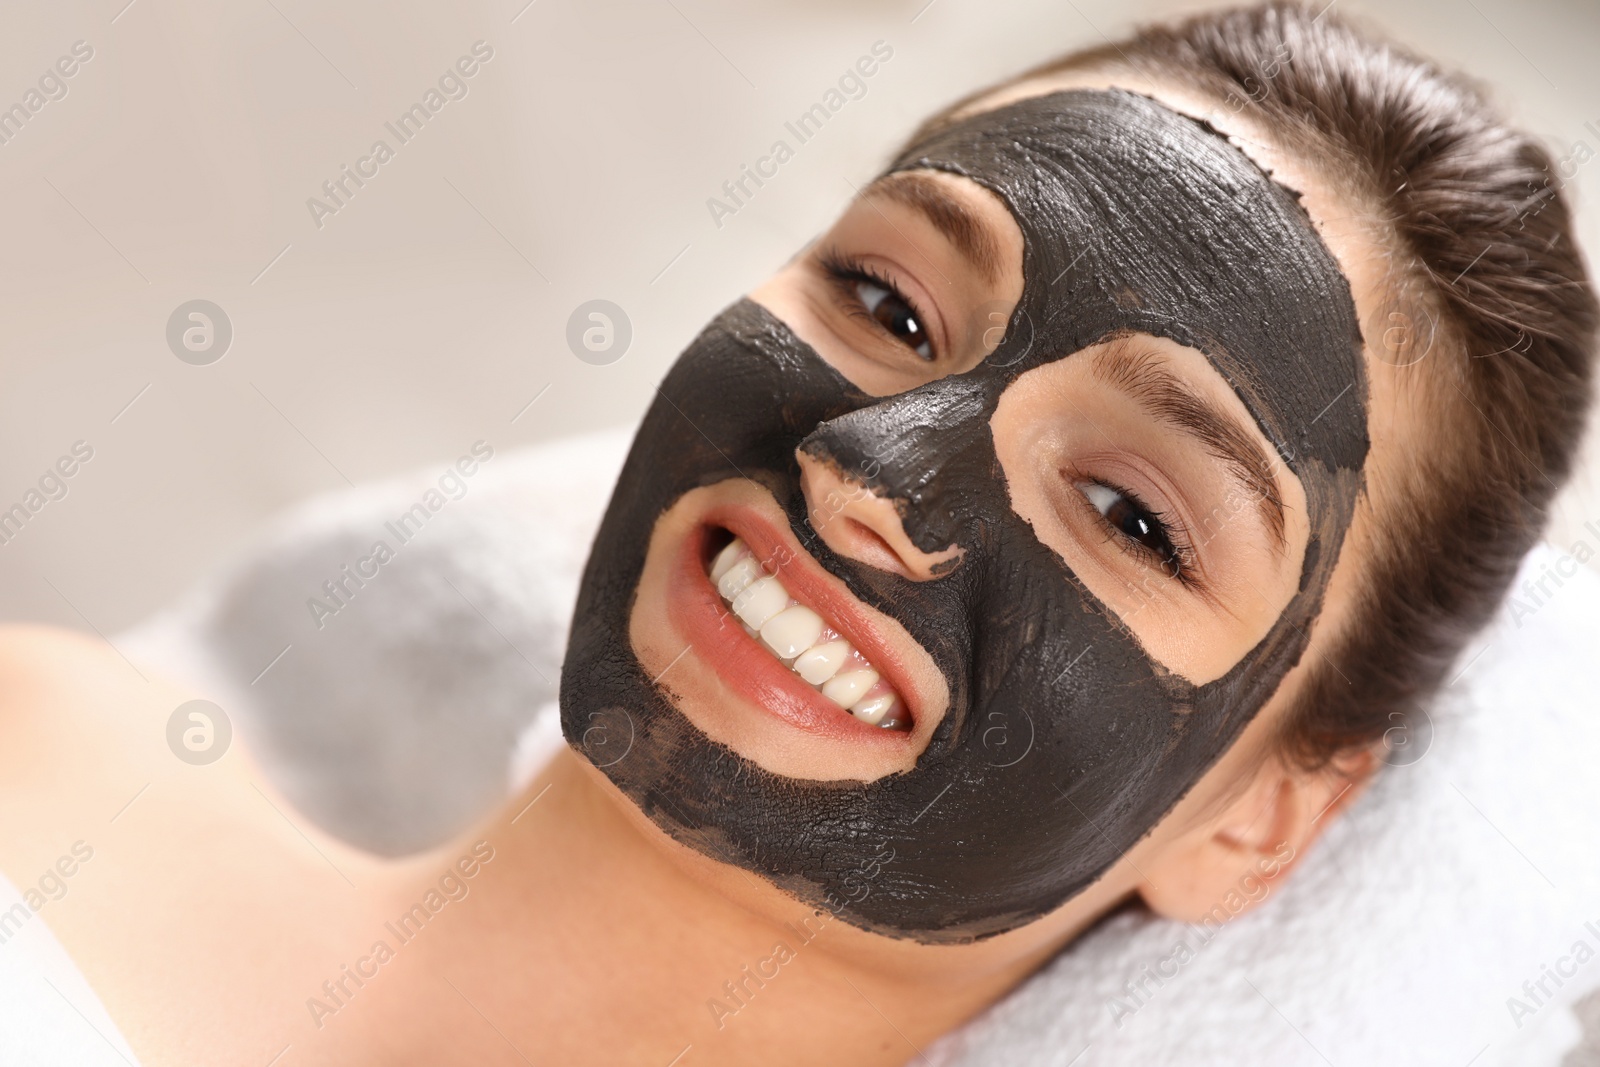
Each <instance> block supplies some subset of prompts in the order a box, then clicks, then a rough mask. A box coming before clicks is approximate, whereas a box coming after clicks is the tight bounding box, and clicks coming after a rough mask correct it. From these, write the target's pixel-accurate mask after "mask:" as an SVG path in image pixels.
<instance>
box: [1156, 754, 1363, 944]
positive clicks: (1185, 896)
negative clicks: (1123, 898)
mask: <svg viewBox="0 0 1600 1067" xmlns="http://www.w3.org/2000/svg"><path fill="white" fill-rule="evenodd" d="M1369 763H1370V757H1361V758H1358V759H1356V760H1354V761H1344V762H1341V763H1337V764H1334V765H1332V766H1330V767H1328V768H1326V769H1324V770H1321V771H1314V772H1303V771H1299V770H1296V769H1293V768H1290V767H1288V766H1286V765H1285V764H1284V763H1283V762H1282V761H1280V760H1279V759H1277V758H1269V759H1267V760H1265V761H1263V762H1262V763H1261V764H1260V765H1259V767H1258V768H1257V770H1256V772H1255V775H1254V777H1253V778H1252V779H1251V781H1250V782H1249V784H1248V785H1247V786H1246V787H1245V788H1244V789H1243V790H1241V791H1239V792H1237V793H1236V794H1235V795H1234V797H1233V798H1232V799H1231V800H1229V801H1227V802H1226V803H1225V804H1223V805H1222V806H1220V807H1218V808H1217V810H1216V811H1215V812H1214V813H1212V814H1211V815H1210V816H1209V817H1208V818H1205V819H1203V820H1201V821H1200V822H1198V823H1197V824H1195V825H1194V826H1192V827H1190V828H1188V829H1187V830H1185V831H1184V832H1183V833H1182V834H1181V835H1180V836H1179V837H1178V838H1177V839H1175V840H1173V841H1172V842H1170V843H1169V844H1168V846H1167V847H1166V848H1164V849H1163V850H1161V852H1160V853H1159V854H1158V855H1157V857H1156V859H1155V860H1154V861H1152V862H1148V863H1146V864H1145V870H1146V874H1147V877H1146V880H1145V884H1144V886H1143V887H1142V888H1141V889H1140V895H1141V896H1142V897H1143V898H1144V901H1145V903H1146V904H1147V905H1148V906H1149V907H1150V908H1151V910H1153V911H1155V912H1156V913H1157V914H1160V915H1162V916H1164V917H1166V918H1169V919H1176V920H1180V921H1183V922H1189V923H1196V922H1203V921H1214V922H1226V921H1227V920H1228V919H1231V918H1233V917H1235V916H1237V915H1240V914H1242V913H1243V912H1245V911H1248V910H1250V909H1251V908H1253V907H1255V906H1256V905H1258V904H1260V903H1262V902H1263V901H1264V900H1266V899H1267V897H1268V896H1269V895H1271V893H1272V891H1273V889H1275V888H1276V887H1277V886H1279V885H1281V879H1282V878H1283V877H1284V876H1285V875H1286V874H1287V873H1288V872H1289V870H1290V869H1291V868H1292V867H1293V866H1294V865H1295V864H1297V863H1298V862H1299V861H1300V858H1301V857H1302V856H1303V855H1304V854H1305V853H1306V851H1307V850H1308V849H1309V848H1310V847H1311V845H1312V843H1313V842H1314V841H1315V840H1316V838H1317V835H1318V834H1320V833H1321V832H1322V830H1323V829H1324V828H1325V827H1327V825H1328V824H1329V823H1331V822H1332V821H1333V819H1334V818H1335V817H1336V816H1337V815H1338V813H1339V812H1340V811H1341V810H1342V809H1343V808H1345V807H1346V806H1348V805H1349V804H1350V802H1351V801H1352V800H1354V799H1355V797H1356V796H1357V795H1358V794H1359V793H1360V791H1361V785H1362V783H1364V782H1365V780H1366V777H1367V774H1366V772H1367V770H1368V769H1369V768H1368V764H1369Z"/></svg>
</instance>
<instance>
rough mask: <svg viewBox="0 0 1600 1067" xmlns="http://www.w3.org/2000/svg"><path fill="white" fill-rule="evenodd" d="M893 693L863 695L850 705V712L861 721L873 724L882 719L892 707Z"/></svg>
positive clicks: (893, 701) (893, 702)
mask: <svg viewBox="0 0 1600 1067" xmlns="http://www.w3.org/2000/svg"><path fill="white" fill-rule="evenodd" d="M894 704H895V695H894V694H893V693H879V694H878V695H876V696H870V697H863V698H862V699H860V700H858V701H856V702H855V703H854V704H851V705H850V714H852V715H854V716H855V717H856V718H858V719H860V720H861V721H862V722H866V723H870V724H872V725H873V726H876V725H878V724H879V723H880V722H882V721H883V717H884V716H885V715H887V714H889V712H890V711H892V710H893V709H894Z"/></svg>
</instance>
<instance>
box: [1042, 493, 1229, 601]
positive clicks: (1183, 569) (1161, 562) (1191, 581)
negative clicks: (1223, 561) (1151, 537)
mask: <svg viewBox="0 0 1600 1067" xmlns="http://www.w3.org/2000/svg"><path fill="white" fill-rule="evenodd" d="M1064 473H1065V472H1064ZM1068 481H1069V484H1071V485H1072V487H1073V489H1074V490H1075V491H1076V492H1077V493H1078V497H1079V499H1080V500H1082V502H1083V505H1084V507H1086V508H1087V509H1088V510H1089V512H1090V514H1091V515H1093V516H1094V518H1095V519H1096V520H1097V521H1098V522H1099V523H1100V525H1101V526H1102V527H1104V529H1105V531H1106V533H1107V535H1108V540H1111V541H1114V542H1116V545H1117V548H1118V549H1119V550H1121V551H1123V552H1126V553H1127V554H1128V555H1129V556H1131V557H1132V558H1134V559H1136V560H1138V561H1139V562H1140V563H1142V564H1145V565H1146V566H1149V565H1152V564H1153V565H1154V566H1155V567H1156V568H1158V569H1159V570H1160V571H1161V572H1162V573H1163V574H1164V575H1166V576H1167V577H1168V578H1172V579H1174V580H1176V581H1177V582H1178V583H1180V584H1181V585H1183V586H1185V587H1187V588H1197V587H1198V586H1199V581H1198V579H1197V577H1196V568H1195V552H1194V546H1193V545H1191V544H1190V543H1189V540H1188V539H1187V538H1186V537H1184V536H1183V534H1182V533H1181V532H1179V531H1180V529H1181V528H1180V527H1179V526H1178V525H1177V524H1176V523H1174V522H1172V521H1170V520H1169V519H1168V517H1167V515H1166V514H1165V513H1164V512H1160V511H1157V510H1156V509H1155V508H1153V507H1151V506H1150V505H1149V504H1146V503H1145V502H1144V500H1143V498H1141V497H1140V496H1139V494H1138V493H1135V492H1134V491H1133V490H1131V489H1124V488H1123V487H1122V486H1120V485H1117V484H1116V483H1115V482H1110V481H1107V480H1106V479H1104V478H1099V477H1090V476H1089V475H1080V476H1078V477H1076V478H1069V479H1068ZM1078 482H1090V483H1092V484H1094V485H1098V486H1101V487H1103V488H1106V489H1109V490H1111V491H1112V492H1113V493H1116V494H1117V495H1118V496H1120V497H1122V498H1123V499H1125V500H1127V501H1128V503H1130V504H1132V505H1133V506H1134V507H1135V508H1136V509H1137V510H1139V511H1140V512H1142V513H1143V514H1144V515H1146V516H1148V517H1149V519H1150V520H1151V521H1152V522H1153V523H1155V525H1156V528H1157V529H1158V530H1160V531H1161V536H1162V537H1164V538H1166V541H1167V544H1169V545H1171V546H1172V556H1171V562H1169V560H1166V559H1162V558H1161V557H1160V556H1159V555H1157V553H1156V552H1155V550H1154V549H1151V548H1150V547H1149V546H1147V545H1142V544H1140V543H1139V542H1137V541H1135V540H1134V539H1133V538H1131V537H1129V536H1128V535H1127V534H1125V533H1123V532H1122V531H1121V530H1119V529H1117V528H1116V527H1115V526H1113V525H1112V524H1111V520H1110V519H1108V518H1106V516H1105V515H1103V514H1101V512H1100V509H1099V508H1097V507H1095V505H1094V503H1093V501H1091V500H1090V499H1089V498H1088V497H1087V496H1085V495H1084V493H1083V490H1081V489H1079V488H1078ZM1173 563H1176V566H1175V567H1174V566H1173Z"/></svg>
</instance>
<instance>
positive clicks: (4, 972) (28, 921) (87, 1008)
mask: <svg viewBox="0 0 1600 1067" xmlns="http://www.w3.org/2000/svg"><path fill="white" fill-rule="evenodd" d="M40 899H41V898H40V897H39V896H37V895H35V896H34V901H35V902H36V903H37V902H38V901H39V900H40ZM42 899H43V900H44V902H45V905H46V906H48V904H49V898H48V897H45V898H42ZM41 910H43V909H41ZM138 1062H139V1061H138V1060H137V1059H135V1058H134V1055H133V1049H131V1048H129V1047H128V1042H127V1041H126V1040H124V1039H123V1036H122V1032H121V1031H120V1030H118V1029H117V1025H116V1023H113V1022H112V1021H111V1016H109V1015H107V1014H106V1009H105V1006H104V1005H103V1004H101V1003H100V998H99V997H97V996H95V994H94V990H92V989H90V988H89V983H88V982H87V981H86V980H85V979H84V977H83V972H82V971H80V970H78V968H77V965H76V964H74V963H73V962H72V959H71V957H69V956H68V955H67V953H66V950H65V949H63V948H62V947H61V942H59V941H57V940H56V937H55V934H53V933H51V932H50V927H48V926H46V925H45V921H44V919H43V918H41V917H40V916H39V915H38V914H37V913H36V912H35V911H34V910H33V909H32V908H31V907H30V906H29V904H28V902H27V898H25V897H24V896H23V894H22V893H20V892H18V890H17V887H16V886H14V885H12V884H11V882H10V881H9V880H8V879H7V878H6V876H5V875H3V874H0V1064H5V1065H6V1067H13V1065H14V1067H113V1065H115V1067H138Z"/></svg>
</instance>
